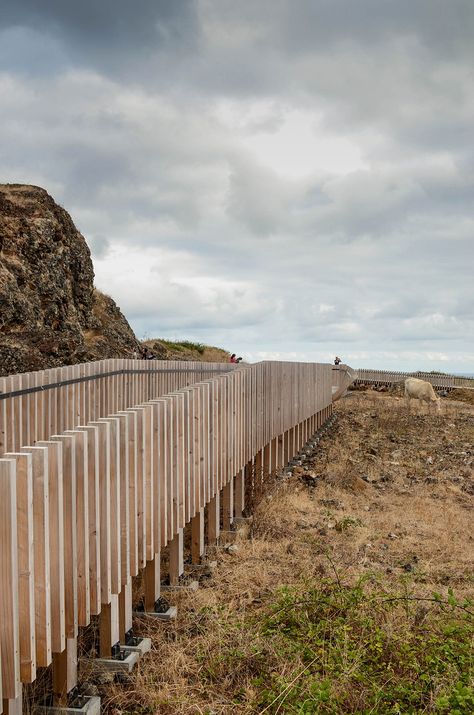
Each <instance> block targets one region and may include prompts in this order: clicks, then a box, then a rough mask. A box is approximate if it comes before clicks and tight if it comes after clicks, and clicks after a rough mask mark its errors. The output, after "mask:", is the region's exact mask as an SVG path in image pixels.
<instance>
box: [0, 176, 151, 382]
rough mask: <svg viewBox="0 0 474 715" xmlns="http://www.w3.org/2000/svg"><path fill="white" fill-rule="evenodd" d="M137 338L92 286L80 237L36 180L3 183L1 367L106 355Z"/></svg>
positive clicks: (120, 352)
mask: <svg viewBox="0 0 474 715" xmlns="http://www.w3.org/2000/svg"><path fill="white" fill-rule="evenodd" d="M137 347H138V341H137V339H136V338H135V335H134V333H133V331H132V329H131V328H130V326H129V324H128V322H127V320H126V319H125V317H124V316H123V315H122V313H121V312H120V309H119V308H118V307H117V306H116V304H115V303H114V301H113V300H112V298H109V297H108V296H105V295H103V294H102V293H100V292H99V291H97V290H96V289H94V270H93V266H92V260H91V256H90V251H89V248H88V246H87V244H86V241H85V239H84V237H83V236H82V235H81V233H79V231H78V230H77V229H76V227H75V226H74V223H73V222H72V219H71V217H70V216H69V214H68V213H67V212H66V211H65V210H64V209H63V208H61V207H60V206H58V205H57V204H56V203H55V201H54V200H53V199H52V198H51V196H49V194H48V193H47V192H46V191H45V190H44V189H41V188H39V187H36V186H25V185H20V184H6V185H0V375H9V374H13V373H16V372H29V371H33V370H42V369H45V368H47V367H54V366H57V365H71V364H74V363H78V362H85V361H90V360H99V359H103V358H111V357H130V356H131V354H132V352H133V351H134V350H135V349H137Z"/></svg>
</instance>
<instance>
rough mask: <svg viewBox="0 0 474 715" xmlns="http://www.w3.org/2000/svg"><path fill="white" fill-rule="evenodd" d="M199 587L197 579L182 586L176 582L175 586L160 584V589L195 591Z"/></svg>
mask: <svg viewBox="0 0 474 715" xmlns="http://www.w3.org/2000/svg"><path fill="white" fill-rule="evenodd" d="M198 588H199V581H190V582H189V583H187V584H183V585H182V586H181V585H180V584H178V585H177V586H161V590H162V591H197V590H198Z"/></svg>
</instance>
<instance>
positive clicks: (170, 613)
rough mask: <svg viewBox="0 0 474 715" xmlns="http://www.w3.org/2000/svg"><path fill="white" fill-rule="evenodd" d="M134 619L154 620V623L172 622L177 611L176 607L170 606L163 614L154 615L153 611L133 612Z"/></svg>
mask: <svg viewBox="0 0 474 715" xmlns="http://www.w3.org/2000/svg"><path fill="white" fill-rule="evenodd" d="M133 615H134V616H136V618H154V619H155V620H156V621H174V620H175V618H176V616H177V615H178V609H177V607H176V606H170V607H169V608H168V610H167V611H164V612H163V613H155V611H134V613H133Z"/></svg>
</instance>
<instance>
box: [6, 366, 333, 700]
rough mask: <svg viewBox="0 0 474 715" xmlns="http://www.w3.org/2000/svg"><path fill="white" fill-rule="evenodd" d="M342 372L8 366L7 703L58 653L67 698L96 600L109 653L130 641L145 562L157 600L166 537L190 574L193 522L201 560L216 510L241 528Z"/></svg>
mask: <svg viewBox="0 0 474 715" xmlns="http://www.w3.org/2000/svg"><path fill="white" fill-rule="evenodd" d="M83 378H87V379H83ZM332 378H333V371H332V366H331V365H322V364H309V363H307V364H303V363H278V362H263V363H259V364H256V365H252V366H236V367H234V366H230V365H218V364H202V363H181V362H180V363H165V362H161V361H160V362H154V361H150V362H149V363H144V362H142V361H140V362H138V361H128V360H126V361H117V360H113V361H104V362H101V363H91V364H87V365H79V366H74V367H72V368H62V369H57V370H53V371H51V370H48V371H44V373H36V374H32V375H31V374H30V375H18V376H14V377H11V378H2V382H1V388H0V389H1V390H2V393H3V394H2V398H3V399H1V400H0V415H1V421H0V422H1V432H2V449H3V457H2V458H1V459H0V504H1V507H0V508H1V510H2V514H1V524H0V528H1V534H0V536H1V541H0V573H1V576H2V583H3V587H2V590H0V660H1V682H2V698H3V707H4V711H5V712H9V713H12V712H21V684H22V683H30V682H32V681H33V680H35V678H36V672H37V668H38V667H42V666H48V665H50V664H51V663H52V665H53V690H54V696H55V700H56V702H57V703H58V704H64V703H65V702H66V700H67V693H68V691H70V690H71V688H73V687H74V685H75V684H76V682H77V674H76V668H75V665H74V663H75V660H76V654H77V637H78V628H79V627H81V626H87V625H88V624H89V622H90V619H91V616H92V615H98V614H100V653H101V655H102V656H103V657H110V656H111V651H112V646H114V645H115V644H116V643H118V642H121V643H124V642H125V633H126V632H127V631H128V630H129V629H130V628H131V623H132V603H131V582H132V578H133V577H135V576H137V575H138V574H139V573H140V572H141V571H142V570H143V573H144V583H145V604H144V605H145V609H146V610H153V607H154V603H155V601H156V600H157V599H158V597H159V595H160V582H161V575H160V558H161V554H162V552H163V550H164V549H167V551H168V557H169V558H168V561H169V567H168V580H169V582H170V583H171V584H173V583H176V582H177V580H178V578H179V577H180V575H181V574H182V571H183V531H184V528H185V527H186V526H187V525H189V524H190V528H191V533H192V559H193V561H194V562H197V561H199V560H200V558H201V557H202V555H203V552H204V520H206V523H207V535H206V536H207V542H208V543H211V544H212V543H216V540H217V538H218V536H219V529H220V513H221V507H222V526H223V528H224V529H229V528H230V525H231V522H232V520H233V518H234V517H235V516H241V515H242V511H243V509H244V505H245V504H244V499H245V487H246V484H247V486H248V484H249V483H254V482H255V480H257V481H258V480H261V479H264V478H265V475H266V474H268V473H270V472H272V471H274V470H276V469H278V468H281V467H282V466H283V465H285V464H287V463H288V461H289V460H290V459H291V457H292V456H293V455H295V454H296V453H297V452H298V451H299V450H300V449H301V447H302V446H303V445H304V444H305V443H306V441H307V440H308V439H309V437H310V436H311V435H312V434H313V433H314V432H315V431H316V430H317V429H318V427H319V426H320V425H321V424H322V423H323V422H324V421H325V420H326V419H327V418H328V417H329V415H330V413H331V411H332V384H333V379H332ZM57 382H60V383H61V384H60V385H56V384H55V383H57ZM53 385H54V386H53ZM38 387H40V388H41V387H43V388H45V389H39V390H38V389H36V388H38ZM32 388H33V389H32ZM12 393H13V394H12ZM205 512H206V514H205Z"/></svg>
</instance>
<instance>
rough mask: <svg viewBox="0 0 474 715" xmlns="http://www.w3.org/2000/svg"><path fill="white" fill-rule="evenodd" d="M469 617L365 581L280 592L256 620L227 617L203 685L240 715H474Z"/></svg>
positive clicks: (446, 603)
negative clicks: (216, 689)
mask: <svg viewBox="0 0 474 715" xmlns="http://www.w3.org/2000/svg"><path fill="white" fill-rule="evenodd" d="M469 609H471V610H472V606H471V605H470V604H469V603H467V602H464V603H458V602H457V601H456V599H455V597H454V595H453V593H452V592H451V591H450V592H449V594H448V596H447V597H446V598H445V599H443V598H442V597H441V596H439V595H438V594H434V595H433V597H432V598H426V599H425V598H415V597H414V596H411V595H406V592H405V594H402V595H398V594H388V593H386V592H384V591H383V589H382V588H381V587H380V586H377V585H374V584H373V583H369V582H367V581H364V580H362V581H360V582H359V583H358V584H356V585H355V586H351V587H348V586H343V585H342V584H341V583H339V582H338V581H332V580H327V581H324V582H322V583H320V584H318V586H315V585H314V584H310V585H307V586H305V587H298V588H282V589H280V590H279V591H278V592H277V594H276V595H274V598H273V599H272V600H271V601H270V602H268V603H266V604H265V605H264V606H263V608H262V610H261V611H260V613H259V615H258V618H257V617H256V616H255V614H253V615H252V616H249V617H243V618H242V620H240V621H238V622H236V621H235V620H233V621H232V620H228V616H229V614H226V616H225V622H221V627H222V629H223V632H222V636H223V639H222V641H221V643H222V645H221V648H220V649H219V651H218V652H210V653H209V652H208V653H206V655H205V658H204V659H203V666H204V667H203V671H202V676H203V677H204V678H205V679H206V678H207V679H208V680H209V682H210V683H211V682H212V683H214V684H215V683H217V682H220V683H221V684H222V683H226V684H227V688H228V690H229V689H230V691H232V697H233V700H234V703H235V705H236V708H237V706H238V708H239V710H238V711H242V712H250V711H251V712H258V713H268V714H269V715H270V714H274V715H276V714H277V713H286V714H287V715H308V714H310V713H322V714H323V713H324V714H328V715H333V714H336V713H360V714H362V713H377V714H389V713H390V714H393V715H399V714H401V713H404V714H405V713H439V714H447V713H450V714H452V715H468V714H469V715H472V713H474V688H473V677H474V675H473V636H474V631H473V616H472V613H471V612H470V610H469ZM204 663H205V665H204ZM249 700H251V702H250V701H249Z"/></svg>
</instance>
